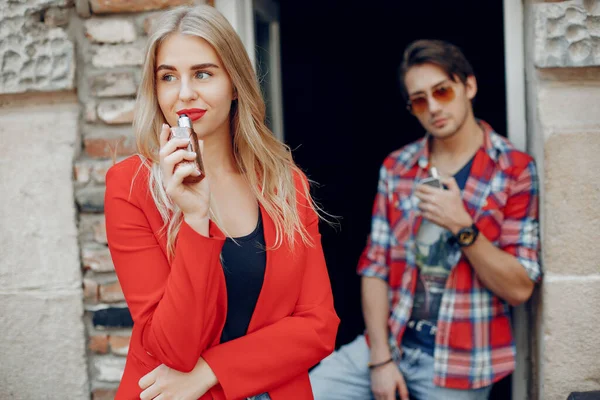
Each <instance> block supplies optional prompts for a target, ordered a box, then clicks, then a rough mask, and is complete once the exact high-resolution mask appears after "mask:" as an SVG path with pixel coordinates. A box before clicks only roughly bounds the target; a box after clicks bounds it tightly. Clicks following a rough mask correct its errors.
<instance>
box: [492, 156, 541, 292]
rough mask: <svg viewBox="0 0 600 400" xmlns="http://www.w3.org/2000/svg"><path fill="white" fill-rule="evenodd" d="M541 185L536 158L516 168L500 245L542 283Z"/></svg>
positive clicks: (535, 279) (505, 210)
mask: <svg viewBox="0 0 600 400" xmlns="http://www.w3.org/2000/svg"><path fill="white" fill-rule="evenodd" d="M539 247H540V243H539V186H538V176H537V170H536V166H535V162H534V161H533V160H529V162H528V163H527V164H526V165H525V167H524V168H523V167H516V168H515V174H514V180H513V182H512V184H511V187H510V194H509V198H508V200H507V202H506V206H505V208H504V222H503V223H502V234H501V236H500V248H501V249H502V250H504V251H506V252H507V253H509V254H512V255H513V256H515V257H516V258H517V260H518V261H519V262H520V263H521V265H523V267H524V268H525V270H526V271H527V274H528V275H529V278H530V279H531V280H532V281H534V282H539V281H540V280H541V278H542V271H541V268H540V263H539Z"/></svg>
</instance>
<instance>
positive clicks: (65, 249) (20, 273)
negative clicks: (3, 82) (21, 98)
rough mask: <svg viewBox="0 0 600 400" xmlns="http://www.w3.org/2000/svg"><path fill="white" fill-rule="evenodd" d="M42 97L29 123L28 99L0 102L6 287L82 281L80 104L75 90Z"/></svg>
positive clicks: (1, 261) (1, 249)
mask: <svg viewBox="0 0 600 400" xmlns="http://www.w3.org/2000/svg"><path fill="white" fill-rule="evenodd" d="M32 96H33V95H32ZM34 97H35V96H34ZM53 97H54V98H55V99H58V96H53ZM57 101H58V100H57ZM41 102H42V103H44V104H35V100H34V99H32V101H31V102H29V101H28V102H27V106H26V108H27V112H28V116H27V120H26V121H24V119H23V108H24V107H25V105H24V104H23V103H19V102H16V103H14V104H7V105H5V106H2V107H0V137H1V138H2V146H0V193H2V195H1V196H0V221H2V223H1V226H2V228H1V229H0V242H1V243H2V246H0V265H1V267H0V282H2V288H3V289H14V290H30V289H34V288H37V289H39V290H51V291H52V290H63V289H65V288H70V289H72V288H80V287H81V272H80V264H79V251H78V247H77V230H76V226H75V207H74V203H73V181H72V178H73V157H74V152H75V151H74V148H73V146H74V145H75V142H76V135H77V117H78V115H79V106H78V104H77V103H76V99H75V98H74V97H73V96H68V97H66V98H64V102H58V103H56V104H52V100H51V99H50V98H48V96H47V95H42V100H41ZM25 127H26V129H24V128H25ZM0 397H1V396H0Z"/></svg>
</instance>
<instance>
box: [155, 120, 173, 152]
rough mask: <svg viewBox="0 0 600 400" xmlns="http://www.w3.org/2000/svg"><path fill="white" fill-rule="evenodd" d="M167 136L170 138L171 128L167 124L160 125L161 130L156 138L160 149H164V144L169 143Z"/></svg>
mask: <svg viewBox="0 0 600 400" xmlns="http://www.w3.org/2000/svg"><path fill="white" fill-rule="evenodd" d="M169 136H171V127H170V126H169V124H162V128H161V130H160V136H159V138H158V140H159V144H160V147H161V148H162V147H164V145H165V144H167V142H168V141H169Z"/></svg>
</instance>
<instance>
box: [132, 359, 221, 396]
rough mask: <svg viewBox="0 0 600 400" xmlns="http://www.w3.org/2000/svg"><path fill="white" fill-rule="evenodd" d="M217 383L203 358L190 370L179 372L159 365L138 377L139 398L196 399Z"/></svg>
mask: <svg viewBox="0 0 600 400" xmlns="http://www.w3.org/2000/svg"><path fill="white" fill-rule="evenodd" d="M216 383H217V378H216V376H215V375H214V373H213V372H212V369H211V368H210V367H209V366H208V364H207V363H206V361H204V359H203V358H200V360H199V361H198V363H197V364H196V366H195V367H194V369H193V370H191V371H190V372H188V373H186V372H180V371H177V370H174V369H171V368H169V367H167V366H166V365H164V364H161V365H159V366H158V367H156V368H155V369H154V370H152V371H151V372H149V373H147V374H146V375H144V376H143V377H142V379H140V381H139V383H138V385H139V386H140V389H142V390H143V391H142V393H141V394H140V399H141V400H151V399H160V400H171V399H177V400H196V399H198V398H199V397H201V396H202V395H203V394H204V393H206V392H207V391H208V390H209V389H210V388H211V387H213V386H214V385H215V384H216Z"/></svg>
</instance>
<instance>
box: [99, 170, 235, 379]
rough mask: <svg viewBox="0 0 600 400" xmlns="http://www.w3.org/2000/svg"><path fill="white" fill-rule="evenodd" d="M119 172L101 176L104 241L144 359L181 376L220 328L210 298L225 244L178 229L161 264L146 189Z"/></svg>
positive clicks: (220, 311) (220, 317)
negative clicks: (173, 248)
mask: <svg viewBox="0 0 600 400" xmlns="http://www.w3.org/2000/svg"><path fill="white" fill-rule="evenodd" d="M119 167H120V165H119V164H117V165H115V166H113V167H112V168H111V169H110V170H109V171H108V173H107V179H106V194H105V218H106V234H107V237H108V246H109V249H110V253H111V256H112V259H113V263H114V266H115V271H116V273H117V276H118V278H119V282H120V284H121V287H122V289H123V293H124V295H125V299H126V301H127V304H128V306H129V310H130V312H131V315H132V318H133V321H134V327H135V329H134V330H137V331H138V335H139V336H140V340H141V346H142V348H143V350H145V351H146V352H147V353H148V354H149V355H151V356H153V357H154V358H155V359H157V360H158V361H160V362H161V363H163V364H165V365H167V366H169V367H170V368H173V369H176V370H179V371H185V372H188V371H190V370H192V369H193V367H194V366H195V365H196V363H197V361H198V358H199V357H200V355H201V354H202V352H203V351H204V350H205V349H206V348H207V347H209V346H210V345H212V344H214V342H215V338H216V339H217V341H218V333H219V331H220V328H221V327H222V325H223V324H224V319H225V315H226V311H225V309H224V307H225V305H224V304H218V301H217V300H218V297H217V291H218V282H219V279H218V278H219V275H218V274H220V273H222V271H221V268H220V260H219V255H220V252H221V248H222V246H223V243H224V240H225V239H224V237H222V234H221V237H205V236H202V235H200V234H198V233H196V231H194V230H193V229H192V228H191V227H190V226H189V225H187V224H186V223H185V222H183V223H182V226H181V228H180V231H179V234H178V237H177V246H176V251H175V256H174V259H173V260H172V262H171V263H169V261H168V260H167V257H166V255H165V253H164V251H163V250H162V248H161V246H160V245H159V242H158V240H157V238H156V236H155V234H154V232H153V230H152V228H151V226H150V223H149V221H148V218H147V211H146V210H147V209H148V207H149V205H153V204H154V203H153V202H152V201H151V200H150V201H148V196H150V194H149V192H148V189H147V184H142V183H140V182H143V181H144V178H143V177H142V175H143V174H141V173H140V174H139V175H138V174H137V173H131V172H132V171H131V170H130V169H128V168H119ZM133 169H134V170H135V168H133ZM136 175H138V176H137V178H135V182H134V183H135V184H134V183H132V179H133V177H134V176H136ZM144 183H145V182H144ZM150 199H151V198H150ZM140 204H145V205H146V207H145V208H146V210H144V209H143V208H144V207H143V206H141V205H140ZM153 211H154V212H156V210H153ZM211 230H212V231H213V233H215V234H217V235H218V234H219V233H220V232H219V231H218V230H215V229H212V228H211ZM144 356H145V355H144Z"/></svg>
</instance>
